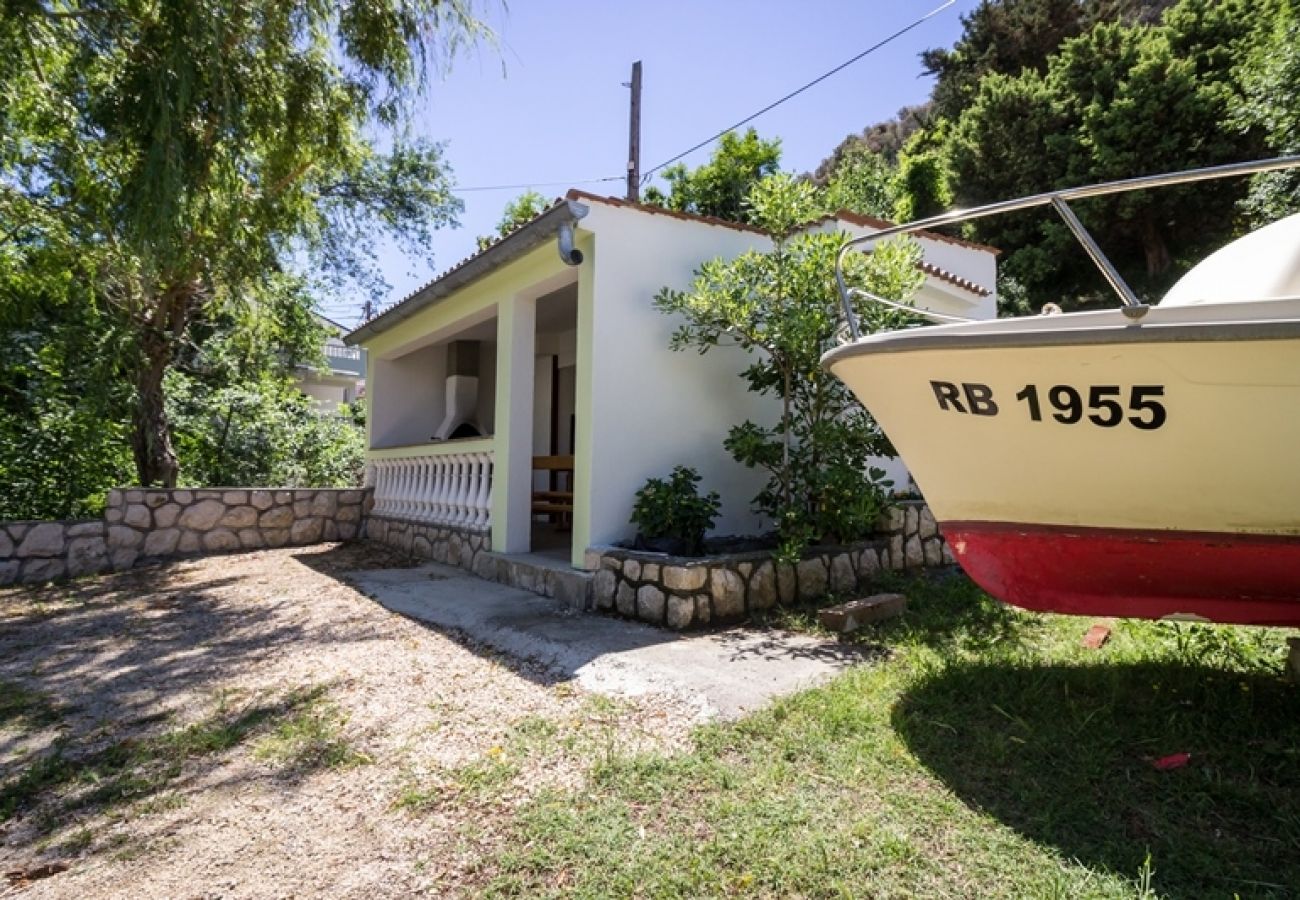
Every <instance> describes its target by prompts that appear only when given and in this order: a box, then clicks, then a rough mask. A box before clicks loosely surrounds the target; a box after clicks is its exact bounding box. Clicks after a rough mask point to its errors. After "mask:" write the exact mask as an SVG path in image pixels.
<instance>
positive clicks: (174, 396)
mask: <svg viewBox="0 0 1300 900" xmlns="http://www.w3.org/2000/svg"><path fill="white" fill-rule="evenodd" d="M167 394H168V415H169V417H170V418H171V420H172V423H173V428H174V431H175V435H176V448H177V451H178V455H179V456H180V458H181V461H182V467H181V477H182V479H183V480H184V481H185V482H186V483H187V484H194V485H270V486H275V487H348V486H351V485H356V484H360V482H361V475H362V471H363V469H364V467H365V432H364V430H363V429H361V428H358V427H357V426H356V425H355V424H354V423H353V421H352V418H351V415H350V413H349V411H347V410H340V414H339V415H330V414H325V413H321V412H319V411H317V410H316V409H315V407H314V406H313V404H312V401H311V400H310V399H308V398H307V397H305V396H303V395H302V394H301V393H300V392H299V391H298V390H297V389H296V388H295V387H294V386H293V385H292V384H291V383H289V382H288V381H285V380H281V379H278V378H264V379H260V380H258V381H255V382H251V383H245V384H234V385H229V386H224V387H220V388H217V389H215V390H212V391H208V390H205V389H204V386H203V385H201V384H198V383H196V382H195V381H193V380H191V379H187V378H185V377H183V376H179V375H177V374H176V373H173V374H172V375H170V376H169V377H168V382H167Z"/></svg>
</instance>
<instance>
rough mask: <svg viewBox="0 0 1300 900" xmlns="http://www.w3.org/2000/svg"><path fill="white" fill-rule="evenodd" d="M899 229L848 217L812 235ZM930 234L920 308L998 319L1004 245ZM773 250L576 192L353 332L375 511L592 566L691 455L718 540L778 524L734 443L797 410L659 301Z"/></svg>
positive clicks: (747, 236)
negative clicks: (709, 498) (658, 483)
mask: <svg viewBox="0 0 1300 900" xmlns="http://www.w3.org/2000/svg"><path fill="white" fill-rule="evenodd" d="M887 224H888V223H885V222H882V221H879V220H875V219H870V218H866V217H862V216H857V215H854V214H851V213H840V214H838V215H836V216H832V217H826V218H825V219H823V220H820V221H818V222H814V223H811V224H810V225H809V226H808V228H810V229H811V228H816V229H841V230H843V231H845V232H847V233H849V234H851V235H855V236H856V235H860V234H867V233H871V232H873V231H877V230H879V229H880V228H882V227H885V226H886V225H887ZM918 239H919V241H920V243H921V245H922V249H923V251H924V257H925V261H924V264H923V269H924V271H925V274H926V280H925V285H924V287H923V289H922V291H921V292H920V294H919V295H918V297H917V303H918V305H920V306H924V307H928V308H931V309H934V310H936V311H939V312H948V313H955V314H959V315H965V316H972V317H978V318H991V317H993V316H995V315H996V309H997V298H996V296H995V275H996V261H995V256H996V251H994V250H992V249H991V248H988V247H984V246H980V245H977V244H971V243H968V242H965V241H960V240H956V239H953V238H949V237H946V236H943V235H938V234H930V233H921V234H920V235H919V236H918ZM770 246H771V238H770V237H769V236H768V235H767V234H766V233H764V232H762V231H761V230H759V229H756V228H752V227H749V226H745V225H740V224H736V223H734V222H726V221H723V220H720V219H713V218H707V217H702V216H694V215H687V214H683V213H678V212H673V211H670V210H665V209H661V208H659V207H655V206H647V205H642V204H637V203H630V202H627V201H624V200H618V199H613V198H606V197H597V196H594V195H591V194H587V193H584V192H581V191H570V192H569V194H568V195H567V196H566V198H565V199H563V200H560V201H557V202H556V204H555V205H554V206H552V207H551V208H550V209H548V210H547V211H545V212H543V213H541V214H540V215H538V216H537V217H536V218H534V219H533V220H532V221H531V222H529V223H527V224H525V225H523V226H521V227H520V228H518V229H517V230H516V231H514V232H512V233H511V234H509V235H508V236H506V237H504V238H502V239H501V240H500V241H498V242H496V243H495V244H492V245H491V246H489V247H487V248H486V249H485V250H482V251H481V252H479V253H477V254H475V255H474V256H471V257H469V258H467V259H465V260H464V261H462V262H461V263H459V264H457V265H456V266H454V267H452V268H451V269H449V270H448V271H447V272H445V273H444V274H443V275H441V276H440V277H439V278H437V279H436V280H434V281H432V282H431V283H429V284H427V285H425V286H424V287H423V288H421V289H420V290H418V291H416V292H415V293H413V294H411V295H410V296H409V297H407V298H406V299H404V300H402V301H401V302H400V303H398V304H396V305H395V306H393V307H391V308H390V309H388V310H386V311H385V312H384V313H383V314H381V315H379V316H378V317H376V318H374V319H372V320H371V321H369V322H367V323H366V324H365V325H363V326H361V327H360V328H358V329H356V330H355V331H353V332H352V333H351V334H349V335H347V336H346V338H345V341H346V343H347V344H349V345H352V346H356V345H360V346H362V347H364V348H365V349H366V351H367V352H368V356H369V365H368V367H367V372H366V384H367V394H368V397H369V399H370V414H369V417H368V428H369V435H368V439H369V447H370V451H369V460H370V465H369V467H368V468H369V475H368V477H369V479H370V482H371V483H372V484H373V485H374V487H375V504H376V505H375V509H374V511H373V513H372V515H373V516H377V517H381V518H388V519H398V520H403V519H404V520H407V521H411V522H424V523H439V524H440V525H444V526H447V527H445V528H442V529H440V530H439V532H438V533H439V534H442V535H448V534H450V535H460V534H466V533H468V534H469V535H473V536H477V537H474V538H473V540H474V546H475V547H479V546H482V547H485V548H486V547H490V549H492V550H494V551H497V552H501V553H525V552H529V551H532V550H538V549H546V550H548V551H550V552H551V553H560V554H563V556H564V557H565V558H567V559H568V560H569V561H570V562H571V564H572V565H573V566H575V567H580V566H581V565H582V563H583V555H584V550H585V549H586V548H587V547H588V546H591V545H596V544H607V543H613V542H616V541H619V540H622V539H626V538H630V537H631V536H632V533H633V527H632V526H631V525H630V523H629V515H630V513H631V509H632V503H633V495H634V494H635V492H636V491H637V489H638V488H640V487H641V486H642V485H643V484H644V483H645V481H646V479H647V478H650V477H663V476H665V475H667V474H668V472H669V471H670V470H671V469H672V468H673V466H675V465H679V464H684V465H689V466H693V467H695V468H696V469H697V470H698V471H699V472H700V473H701V475H702V476H703V479H704V485H703V487H704V488H705V489H706V490H707V489H712V490H717V491H718V492H719V493H720V494H721V495H722V498H723V507H722V513H721V516H720V518H719V521H718V522H717V528H716V530H717V531H718V532H719V533H731V534H741V533H757V532H760V531H763V530H766V529H768V528H769V527H770V524H771V523H768V522H763V521H760V520H759V518H758V517H757V516H756V515H755V514H754V513H753V512H752V511H751V510H750V508H749V502H750V499H751V498H752V497H753V496H754V495H755V494H756V493H757V492H758V490H759V489H760V487H761V485H762V483H763V478H762V476H761V473H758V472H755V471H752V470H748V469H746V468H744V467H743V466H741V465H739V464H738V463H736V462H735V461H734V460H732V459H731V457H730V455H729V454H728V453H727V452H726V451H725V450H724V449H723V446H722V442H723V439H724V437H725V436H726V433H727V431H728V429H729V428H730V427H731V426H732V425H735V424H737V423H739V422H741V421H743V420H745V419H747V418H748V419H753V420H754V421H757V422H769V421H772V420H774V419H775V418H776V417H777V416H778V415H779V409H778V407H777V406H776V405H775V404H774V403H773V401H772V400H771V398H760V397H756V396H754V395H752V394H750V393H749V392H748V391H747V390H746V389H745V385H744V383H743V381H742V380H741V379H740V378H739V377H738V373H739V372H740V371H741V369H743V368H744V367H745V365H746V356H745V354H744V353H743V351H741V350H739V349H736V350H731V351H728V350H727V349H721V348H720V349H715V350H713V351H711V352H710V353H708V354H706V355H700V354H698V353H694V352H673V351H672V350H671V349H669V337H670V335H671V333H672V331H673V329H674V327H675V325H676V324H677V323H675V322H674V321H673V320H672V319H671V318H669V317H668V316H666V315H664V314H663V313H661V312H659V311H658V310H656V309H655V308H654V306H653V304H652V298H653V297H654V295H655V294H656V293H658V292H659V290H660V289H662V288H663V287H665V286H671V287H674V288H678V289H685V288H687V287H689V285H690V283H691V280H692V274H693V271H694V270H695V268H696V267H698V266H699V265H700V264H701V263H702V262H704V261H706V260H709V259H712V258H715V257H726V256H731V255H735V254H739V253H741V252H742V251H744V250H747V249H750V248H756V249H760V250H762V249H766V248H768V247H770ZM568 470H571V471H568ZM895 476H896V477H898V473H897V472H896V473H895ZM900 483H905V478H904V479H903V480H902V482H900ZM456 540H457V542H458V543H459V540H460V539H459V537H457V538H456Z"/></svg>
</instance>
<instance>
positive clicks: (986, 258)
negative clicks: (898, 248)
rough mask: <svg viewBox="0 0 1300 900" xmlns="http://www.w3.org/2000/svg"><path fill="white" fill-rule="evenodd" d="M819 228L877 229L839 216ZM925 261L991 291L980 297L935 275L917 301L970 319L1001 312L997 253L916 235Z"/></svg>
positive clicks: (857, 233)
mask: <svg viewBox="0 0 1300 900" xmlns="http://www.w3.org/2000/svg"><path fill="white" fill-rule="evenodd" d="M816 230H818V231H842V232H844V233H845V234H847V235H849V236H850V237H855V238H856V237H865V236H866V235H869V234H874V233H875V232H876V231H877V230H878V229H875V228H867V227H865V226H862V225H855V224H854V223H852V222H842V221H838V220H833V221H828V222H824V223H821V224H820V225H818V226H817V228H816ZM915 239H916V241H917V243H919V244H920V245H921V254H922V258H923V259H924V260H925V262H927V263H929V264H930V265H932V266H936V267H938V268H940V269H943V270H944V271H946V272H951V273H952V274H953V275H956V276H957V277H959V278H965V279H967V280H968V281H973V282H974V283H975V284H979V285H983V286H984V287H986V288H988V290H989V295H988V296H987V297H980V296H978V295H976V294H972V293H971V292H970V291H966V290H963V289H962V288H960V287H957V286H956V285H953V284H948V283H947V282H943V281H940V280H939V279H937V278H935V277H934V276H928V277H927V278H926V283H925V285H924V286H923V287H922V288H921V291H920V293H919V294H918V295H917V297H916V305H917V306H921V307H924V308H926V309H930V310H933V311H934V312H937V313H945V314H947V315H953V316H965V317H967V318H971V319H993V318H996V317H997V314H998V298H997V274H998V273H997V257H996V256H994V255H993V254H992V253H990V252H989V251H987V250H982V249H980V248H978V247H972V246H968V245H965V244H954V243H952V242H951V241H944V240H940V239H938V238H931V237H926V236H924V235H921V236H917V237H916V238H915Z"/></svg>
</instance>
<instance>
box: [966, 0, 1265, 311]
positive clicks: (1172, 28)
mask: <svg viewBox="0 0 1300 900" xmlns="http://www.w3.org/2000/svg"><path fill="white" fill-rule="evenodd" d="M1251 33H1252V27H1251V25H1250V23H1249V16H1248V10H1247V4H1244V3H1241V2H1237V0H1223V2H1210V0H1183V2H1182V3H1180V4H1179V5H1178V6H1176V7H1173V8H1171V9H1170V10H1168V11H1167V12H1166V14H1165V18H1164V22H1163V24H1161V25H1160V26H1154V27H1152V26H1143V25H1122V24H1115V23H1102V24H1099V25H1097V26H1095V27H1093V28H1092V29H1090V30H1089V31H1087V32H1086V33H1084V34H1082V35H1080V36H1079V37H1077V38H1073V39H1071V40H1067V41H1066V42H1065V43H1064V44H1063V45H1062V46H1061V49H1060V52H1059V53H1057V54H1055V55H1054V56H1052V57H1051V58H1050V60H1049V64H1048V68H1047V72H1046V74H1043V75H1040V74H1038V73H1037V72H1034V71H1031V70H1025V71H1023V72H1021V73H1020V74H1019V75H1017V76H1007V75H999V74H991V75H987V76H985V77H984V78H982V79H981V80H980V82H979V89H978V93H977V95H976V96H975V98H974V100H973V101H972V103H971V105H970V106H969V108H967V109H966V110H965V111H964V112H963V113H962V115H961V117H960V119H959V120H958V121H957V123H956V126H955V127H954V129H953V134H952V139H951V141H950V142H949V145H948V159H949V160H950V162H951V166H952V172H953V179H952V183H953V184H954V185H955V186H956V187H957V188H958V194H957V198H956V199H957V200H958V202H960V203H962V204H975V203H981V202H989V201H992V200H998V199H1005V198H1007V197H1012V196H1016V195H1019V194H1028V193H1035V192H1039V191H1044V190H1050V189H1053V188H1060V187H1067V186H1073V185H1077V184H1087V183H1090V182H1097V181H1106V180H1112V179H1119V178H1126V177H1132V176H1134V175H1141V174H1153V173H1157V172H1163V171H1177V170H1180V169H1186V168H1192V167H1196V166H1204V165H1213V164H1216V163H1224V162H1230V161H1234V160H1239V159H1248V158H1251V157H1252V156H1254V155H1256V154H1257V153H1258V152H1259V148H1260V142H1259V137H1258V135H1257V134H1255V133H1253V132H1249V131H1245V132H1243V131H1241V130H1233V129H1229V128H1225V127H1223V124H1224V123H1225V122H1227V121H1229V120H1230V119H1231V113H1232V110H1233V109H1234V107H1235V106H1237V105H1238V103H1239V102H1240V101H1239V98H1240V89H1239V87H1238V86H1237V84H1236V82H1235V81H1234V75H1233V67H1232V64H1231V61H1232V59H1233V57H1234V56H1235V55H1236V54H1237V51H1235V50H1233V49H1232V48H1234V47H1241V46H1242V42H1244V41H1246V40H1248V38H1249V36H1250V34H1251ZM1224 48H1227V49H1226V50H1225V49H1224ZM1243 190H1244V186H1243V185H1242V184H1241V183H1234V182H1230V181H1225V182H1220V183H1211V184H1208V185H1197V186H1194V187H1187V188H1174V189H1163V190H1158V191H1143V192H1138V193H1133V194H1126V195H1123V196H1119V197H1114V198H1099V199H1094V200H1089V201H1086V202H1081V203H1079V204H1078V212H1079V214H1080V217H1081V218H1082V219H1083V220H1084V222H1085V224H1087V225H1088V226H1089V228H1090V229H1091V230H1092V231H1093V233H1094V234H1095V236H1096V237H1097V239H1098V242H1099V243H1100V244H1101V245H1102V247H1103V248H1104V249H1105V250H1106V252H1107V254H1108V255H1110V256H1111V258H1112V259H1113V260H1114V261H1115V262H1116V264H1117V265H1119V267H1120V269H1121V271H1124V272H1126V273H1127V274H1128V275H1129V277H1130V280H1131V281H1132V282H1133V283H1134V287H1135V288H1136V289H1138V290H1139V291H1140V292H1143V293H1146V294H1147V295H1149V296H1150V295H1155V294H1158V293H1159V292H1160V291H1162V290H1163V289H1164V288H1165V287H1167V286H1168V284H1169V283H1170V282H1172V280H1173V279H1174V278H1175V277H1176V276H1177V275H1178V274H1179V272H1180V271H1181V270H1182V269H1183V268H1184V267H1185V266H1186V265H1187V264H1189V263H1190V262H1191V261H1192V260H1194V259H1196V258H1198V257H1199V256H1200V255H1202V254H1203V253H1204V252H1206V251H1207V250H1208V249H1210V248H1212V247H1215V246H1218V245H1219V244H1221V243H1222V242H1223V241H1224V240H1225V239H1226V238H1227V237H1228V236H1230V235H1231V233H1232V232H1233V229H1234V225H1235V221H1234V215H1233V204H1234V203H1235V202H1236V201H1237V199H1238V198H1239V197H1240V196H1241V194H1242V191H1243ZM972 233H973V235H974V236H976V237H978V238H980V239H982V240H985V241H988V242H989V243H993V244H996V245H997V246H1000V247H1002V248H1003V249H1004V250H1006V251H1008V254H1007V256H1006V257H1005V258H1004V268H1005V271H1006V273H1007V274H1008V275H1011V276H1012V277H1014V278H1015V279H1017V280H1018V281H1019V282H1021V283H1022V284H1023V286H1024V287H1025V288H1026V290H1027V291H1028V292H1029V294H1030V296H1032V297H1034V298H1035V299H1036V300H1037V301H1038V303H1041V302H1045V301H1049V300H1050V301H1056V302H1060V301H1062V300H1064V301H1066V302H1067V303H1068V302H1071V301H1072V300H1074V299H1075V298H1077V297H1080V296H1087V295H1089V294H1091V293H1095V292H1099V290H1100V286H1101V282H1100V279H1099V277H1098V276H1097V275H1096V273H1095V271H1093V270H1092V269H1091V267H1090V266H1089V265H1088V264H1087V262H1086V260H1085V259H1084V258H1083V256H1082V254H1081V253H1079V252H1078V251H1077V250H1076V249H1075V248H1074V246H1073V242H1072V239H1071V238H1070V237H1069V235H1068V233H1067V232H1066V231H1065V229H1064V227H1063V226H1062V225H1060V224H1059V223H1058V222H1056V221H1055V220H1054V219H1053V218H1052V217H1051V216H1050V215H1049V214H1048V213H1045V212H1038V213H1028V214H1022V215H1019V216H1014V217H1010V216H1009V217H999V218H996V219H990V220H983V221H981V222H978V223H975V224H974V225H973V226H972ZM1063 261H1064V265H1063ZM1108 302H1109V301H1108Z"/></svg>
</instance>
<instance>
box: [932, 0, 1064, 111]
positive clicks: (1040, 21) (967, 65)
mask: <svg viewBox="0 0 1300 900" xmlns="http://www.w3.org/2000/svg"><path fill="white" fill-rule="evenodd" d="M1082 19H1083V4H1082V3H1081V2H1080V0H981V2H980V5H979V6H977V7H975V9H973V10H972V11H971V12H970V13H968V14H966V15H963V16H962V17H961V23H962V34H961V37H960V38H958V39H957V42H956V44H954V45H953V47H952V49H951V50H947V49H936V50H927V51H925V52H924V53H922V54H921V62H922V64H923V65H924V66H925V71H926V74H928V75H934V76H936V82H935V87H934V92H933V94H932V95H931V100H932V101H933V103H934V105H935V111H936V112H937V113H938V114H939V115H941V116H944V117H946V118H953V119H955V118H957V117H958V116H959V115H961V113H962V111H963V110H964V109H965V108H966V107H967V106H969V105H970V104H971V103H972V102H973V101H974V99H975V95H976V94H977V92H978V91H979V87H980V81H981V79H983V78H984V77H985V76H986V75H990V74H994V73H998V74H1003V75H1018V74H1020V72H1021V71H1023V70H1026V69H1028V70H1030V71H1034V72H1039V73H1041V72H1043V71H1045V70H1046V66H1047V60H1048V57H1050V56H1051V55H1052V54H1053V53H1055V52H1056V50H1057V48H1059V47H1060V46H1061V42H1062V41H1064V40H1065V39H1066V38H1070V37H1073V36H1075V35H1077V34H1079V33H1080V32H1081V31H1082V30H1083V21H1082Z"/></svg>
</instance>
